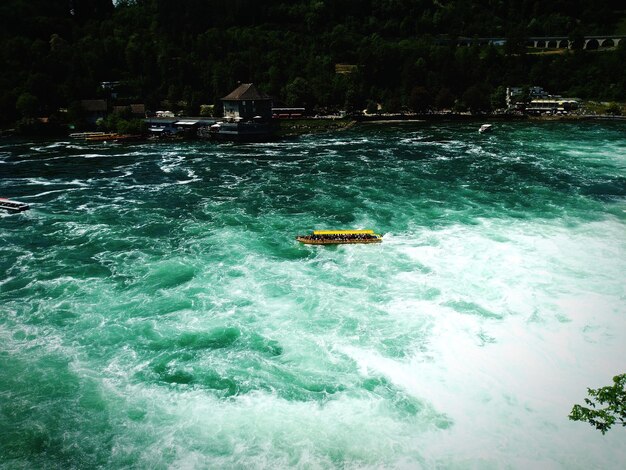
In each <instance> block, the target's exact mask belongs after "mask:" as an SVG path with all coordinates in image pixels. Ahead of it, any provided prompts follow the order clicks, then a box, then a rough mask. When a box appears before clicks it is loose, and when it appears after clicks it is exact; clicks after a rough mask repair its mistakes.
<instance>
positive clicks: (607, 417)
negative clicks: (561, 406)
mask: <svg viewBox="0 0 626 470" xmlns="http://www.w3.org/2000/svg"><path fill="white" fill-rule="evenodd" d="M587 392H588V393H589V397H590V398H585V405H587V406H582V405H574V407H573V408H572V412H571V413H570V415H569V419H571V420H572V421H585V422H587V423H589V424H590V425H592V426H594V427H595V428H596V429H597V430H598V431H600V432H601V433H602V434H605V433H606V432H607V431H608V430H609V429H611V427H612V426H613V425H614V424H617V425H620V424H621V425H622V426H623V427H626V374H621V375H616V376H615V377H613V384H612V385H609V386H607V387H601V388H598V389H592V388H588V389H587ZM601 407H602V408H601Z"/></svg>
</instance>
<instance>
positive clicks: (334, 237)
mask: <svg viewBox="0 0 626 470" xmlns="http://www.w3.org/2000/svg"><path fill="white" fill-rule="evenodd" d="M296 240H298V241H299V242H301V243H305V244H307V245H340V244H344V243H381V242H382V241H383V236H382V235H379V234H377V233H374V231H373V230H314V231H313V233H312V234H311V235H298V236H297V237H296Z"/></svg>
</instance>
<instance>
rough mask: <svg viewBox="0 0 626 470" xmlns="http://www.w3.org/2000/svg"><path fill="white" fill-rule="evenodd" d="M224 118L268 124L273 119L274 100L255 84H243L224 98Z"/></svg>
mask: <svg viewBox="0 0 626 470" xmlns="http://www.w3.org/2000/svg"><path fill="white" fill-rule="evenodd" d="M222 103H223V105H224V117H225V118H226V120H233V121H256V122H267V121H269V120H270V119H272V98H271V97H269V96H268V95H266V94H264V93H261V92H260V91H259V90H258V89H257V87H255V86H254V84H253V83H242V84H241V85H239V86H238V87H237V88H235V89H234V90H233V91H232V92H230V93H229V94H228V95H226V96H225V97H224V98H222Z"/></svg>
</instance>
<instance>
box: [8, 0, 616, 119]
mask: <svg viewBox="0 0 626 470" xmlns="http://www.w3.org/2000/svg"><path fill="white" fill-rule="evenodd" d="M617 3H619V2H612V1H609V0H598V1H595V2H583V1H580V0H568V1H565V0H563V1H560V0H557V1H550V2H546V1H539V0H513V1H503V0H488V1H484V2H473V1H468V0H450V1H446V0H439V1H437V0H435V1H433V0H306V1H305V0H290V1H278V0H264V1H258V0H228V1H226V0H185V1H171V0H135V1H131V0H118V1H117V2H116V4H115V5H114V4H113V2H112V1H111V0H4V1H3V2H1V3H0V58H1V59H0V60H1V62H2V67H0V120H1V121H2V122H1V124H3V125H7V124H9V123H11V122H14V121H15V120H17V119H19V118H21V117H35V116H49V115H53V116H54V115H55V113H57V112H58V109H59V108H69V109H70V110H72V109H75V107H76V103H77V102H78V100H80V99H87V98H105V97H109V93H110V90H105V89H103V88H102V87H101V82H104V81H109V82H120V84H119V86H118V87H117V89H116V91H117V98H118V101H119V102H122V103H123V102H128V103H130V102H141V103H145V104H146V106H147V108H148V109H150V110H156V109H161V108H162V107H163V106H164V105H168V106H169V107H171V108H176V107H180V108H183V109H184V110H185V111H187V112H189V113H196V112H197V111H198V109H199V106H200V105H201V104H213V103H218V101H219V98H220V97H222V96H224V95H225V94H227V93H228V92H229V91H230V90H231V89H233V88H234V87H235V86H236V84H237V82H238V81H241V82H254V83H256V84H257V85H258V86H259V88H260V89H262V90H263V91H264V92H266V93H268V94H270V95H272V96H274V97H276V98H277V99H278V100H280V101H282V102H283V103H284V104H287V105H299V106H307V107H309V108H310V109H339V108H341V109H348V110H350V109H362V108H364V107H366V106H367V105H368V104H369V105H370V106H372V105H373V104H374V103H381V104H383V106H384V107H385V109H386V110H389V111H397V110H399V109H402V108H403V107H408V108H411V109H415V110H422V109H425V108H428V107H438V108H444V107H451V106H453V105H455V104H456V106H462V107H468V108H471V109H489V108H490V107H492V106H496V105H498V104H500V101H501V99H502V93H503V87H506V86H523V85H538V86H543V87H544V88H546V89H547V90H549V91H551V92H553V93H561V94H566V95H571V96H577V97H580V98H594V99H603V100H625V99H626V74H625V73H624V70H625V68H624V64H625V63H626V40H625V41H622V43H621V44H620V46H619V47H618V48H615V49H614V50H610V51H568V52H565V53H561V54H546V55H540V54H529V53H528V52H529V51H528V50H526V48H525V47H524V39H525V38H526V37H529V36H535V35H563V36H568V37H570V38H572V39H579V38H582V36H584V35H591V34H609V33H615V32H619V28H620V27H621V26H620V25H623V24H624V22H623V21H622V18H623V17H624V16H625V12H624V11H621V10H618V9H617ZM459 36H467V37H487V36H488V37H492V36H495V37H504V38H507V43H506V45H504V46H501V47H495V46H472V47H458V46H457V45H456V43H455V41H454V39H455V38H457V37H459ZM337 64H349V65H354V66H356V67H348V68H344V69H341V67H340V68H339V69H338V70H339V71H342V70H348V71H350V72H351V73H336V65H337Z"/></svg>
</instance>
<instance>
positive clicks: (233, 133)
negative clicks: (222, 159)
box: [198, 83, 273, 142]
mask: <svg viewBox="0 0 626 470" xmlns="http://www.w3.org/2000/svg"><path fill="white" fill-rule="evenodd" d="M222 104H223V107H224V118H223V119H222V120H221V121H220V122H217V123H215V124H213V125H211V126H205V127H201V128H200V129H199V130H198V135H199V136H200V137H206V138H209V139H212V140H227V141H241V142H261V141H266V140H270V139H271V138H272V136H273V127H272V98H271V97H269V96H268V95H265V94H264V93H261V92H260V91H259V90H258V89H257V88H256V87H255V86H254V84H252V83H242V84H241V85H239V86H238V87H237V88H235V89H234V90H233V91H232V92H231V93H229V94H228V95H226V96H225V97H224V98H222Z"/></svg>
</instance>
